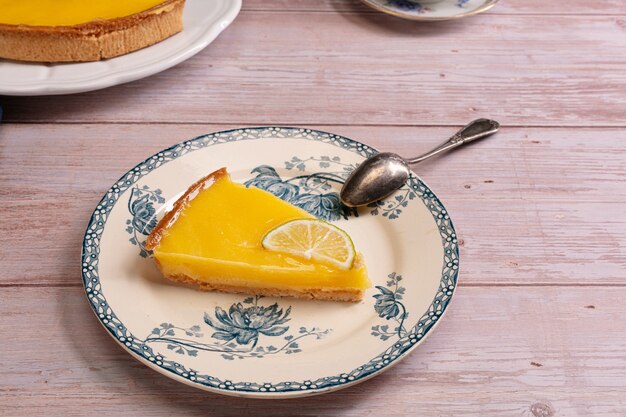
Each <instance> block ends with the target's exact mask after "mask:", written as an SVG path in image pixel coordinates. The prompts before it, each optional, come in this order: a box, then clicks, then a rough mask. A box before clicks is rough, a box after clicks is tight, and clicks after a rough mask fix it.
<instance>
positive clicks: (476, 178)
mask: <svg viewBox="0 0 626 417" xmlns="http://www.w3.org/2000/svg"><path fill="white" fill-rule="evenodd" d="M233 127H235V126H232V125H120V124H115V125H108V124H107V125H91V124H90V125H21V124H4V125H2V128H0V185H1V186H0V198H2V199H3V201H5V202H6V201H18V202H19V201H24V200H25V199H27V200H38V199H43V200H50V199H51V198H61V199H62V198H67V196H68V194H71V196H72V198H77V197H79V198H86V199H92V200H93V201H95V199H96V198H98V197H99V196H100V195H101V194H103V193H104V191H105V190H106V189H107V188H108V187H109V186H110V185H111V184H112V183H113V182H114V181H115V180H117V179H118V178H119V177H120V176H121V175H123V174H124V173H125V172H126V171H127V170H129V169H130V168H132V167H133V166H134V165H135V164H137V163H138V162H140V161H143V160H144V159H145V158H147V157H149V156H151V155H152V154H154V153H156V152H158V151H160V150H161V149H163V148H166V147H169V146H171V145H173V144H175V143H178V142H180V141H183V140H187V139H190V138H193V137H196V136H199V135H202V134H205V133H210V132H214V131H219V130H223V129H229V128H233ZM306 127H309V128H317V129H321V130H325V131H329V132H332V133H337V134H341V135H345V136H347V137H350V138H353V139H355V140H360V141H362V142H364V143H366V144H369V145H371V146H374V147H376V148H379V149H380V150H383V151H393V152H397V153H399V154H402V155H406V156H413V155H418V154H420V153H422V152H425V151H427V150H429V149H430V148H432V147H434V146H435V145H437V144H439V143H440V142H442V141H443V140H444V138H446V137H448V136H450V135H451V134H452V133H454V132H455V130H456V129H457V127H397V126H387V127H371V126H365V127H363V126H323V125H322V126H319V125H318V126H315V125H306ZM624 142H626V131H624V129H608V128H607V129H566V128H511V127H507V126H503V127H502V129H501V132H500V133H498V135H497V136H495V137H494V138H490V139H487V140H484V141H481V142H480V143H476V144H472V145H471V146H468V147H467V148H466V149H464V150H461V151H459V152H455V153H451V154H448V155H446V156H444V157H442V158H440V159H438V160H432V161H426V162H424V163H422V164H420V165H419V166H416V167H415V169H416V171H417V172H418V173H419V174H420V175H421V176H422V177H423V178H424V179H425V181H426V182H427V183H428V184H429V185H430V186H431V187H432V188H433V189H434V190H435V191H436V192H437V193H438V194H440V195H441V197H442V198H443V199H444V200H446V201H448V200H450V199H455V200H459V201H465V200H476V199H481V200H483V201H493V200H501V199H505V200H516V201H519V204H520V207H524V208H528V207H534V204H535V202H536V201H545V200H549V201H565V202H569V201H588V202H616V203H617V202H622V203H623V202H626V187H624V183H625V181H626V171H625V170H624V166H626V150H625V149H624V146H623V145H622V144H623V143H624Z"/></svg>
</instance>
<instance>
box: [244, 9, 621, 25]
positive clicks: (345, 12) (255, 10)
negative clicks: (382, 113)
mask: <svg viewBox="0 0 626 417" xmlns="http://www.w3.org/2000/svg"><path fill="white" fill-rule="evenodd" d="M241 11H242V12H246V13H272V14H292V13H300V14H301V13H311V14H329V13H333V14H337V13H341V14H381V15H382V14H384V13H382V12H379V11H377V10H374V9H372V10H347V9H341V10H313V9H301V10H298V9H294V10H264V9H255V8H251V9H247V8H245V7H242V8H241ZM484 14H492V15H497V16H528V17H542V16H556V17H559V16H562V17H586V16H593V17H624V16H626V14H621V13H620V14H615V13H550V12H548V13H525V12H521V13H513V12H495V10H492V11H489V12H488V13H484ZM390 17H392V16H390ZM418 23H423V22H418ZM425 23H426V24H431V23H432V22H425ZM435 24H436V23H435Z"/></svg>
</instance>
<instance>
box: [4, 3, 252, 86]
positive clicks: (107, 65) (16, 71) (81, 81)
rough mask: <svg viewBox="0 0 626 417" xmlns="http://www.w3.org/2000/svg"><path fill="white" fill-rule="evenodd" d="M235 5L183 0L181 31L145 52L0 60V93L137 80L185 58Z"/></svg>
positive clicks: (232, 12) (207, 41)
mask: <svg viewBox="0 0 626 417" xmlns="http://www.w3.org/2000/svg"><path fill="white" fill-rule="evenodd" d="M240 8H241V0H210V1H207V0H187V2H186V5H185V10H184V15H183V24H184V29H183V31H182V32H180V33H178V34H176V35H174V36H172V37H171V38H168V39H165V40H164V41H162V42H159V43H157V44H155V45H152V46H150V47H147V48H144V49H141V50H139V51H135V52H132V53H130V54H126V55H122V56H119V57H117V58H111V59H107V60H103V61H97V62H79V63H61V64H43V63H41V64H39V63H27V62H18V61H8V60H2V59H0V94H5V95H15V96H34V95H50V94H72V93H82V92H85V91H92V90H98V89H101V88H105V87H111V86H113V85H118V84H123V83H126V82H129V81H134V80H138V79H140V78H144V77H147V76H149V75H153V74H156V73H158V72H161V71H164V70H166V69H168V68H170V67H173V66H174V65H176V64H179V63H181V62H183V61H184V60H186V59H189V58H191V57H192V56H194V55H195V54H197V53H198V52H200V51H201V50H202V49H204V48H205V47H206V46H207V45H208V44H210V43H211V42H213V40H214V39H215V38H216V37H217V35H219V34H220V32H222V31H223V30H224V29H225V28H226V27H227V26H228V25H229V24H230V23H231V22H232V21H233V20H234V19H235V17H236V16H237V14H238V13H239V9H240Z"/></svg>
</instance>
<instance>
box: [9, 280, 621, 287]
mask: <svg viewBox="0 0 626 417" xmlns="http://www.w3.org/2000/svg"><path fill="white" fill-rule="evenodd" d="M82 287H83V284H82V283H79V282H76V283H73V282H71V283H41V284H38V283H30V284H20V283H8V284H6V283H0V288H82ZM457 287H472V288H476V287H486V288H517V287H519V288H536V287H563V288H567V287H575V288H579V287H593V288H626V283H610V284H600V283H597V282H596V283H589V284H585V283H572V282H560V283H559V282H554V283H550V282H545V283H542V282H539V283H528V284H525V283H506V282H504V283H486V282H463V281H462V280H461V282H459V283H458V284H457Z"/></svg>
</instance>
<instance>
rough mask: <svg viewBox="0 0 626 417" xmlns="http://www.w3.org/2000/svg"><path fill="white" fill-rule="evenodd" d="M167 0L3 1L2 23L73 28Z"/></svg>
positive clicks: (150, 6) (0, 6)
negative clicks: (73, 26)
mask: <svg viewBox="0 0 626 417" xmlns="http://www.w3.org/2000/svg"><path fill="white" fill-rule="evenodd" d="M163 1H164V0H93V1H91V0H0V23H4V24H8V25H30V26H72V25H78V24H80V23H87V22H91V21H92V20H109V19H114V18H117V17H124V16H130V15H132V14H135V13H139V12H142V11H145V10H148V9H150V8H152V7H154V6H156V5H158V4H160V3H163Z"/></svg>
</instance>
